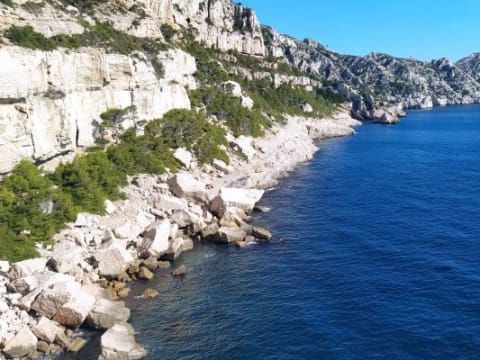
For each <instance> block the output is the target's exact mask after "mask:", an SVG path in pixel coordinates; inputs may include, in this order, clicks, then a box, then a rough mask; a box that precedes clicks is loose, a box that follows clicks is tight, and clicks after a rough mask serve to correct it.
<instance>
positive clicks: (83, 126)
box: [0, 46, 196, 173]
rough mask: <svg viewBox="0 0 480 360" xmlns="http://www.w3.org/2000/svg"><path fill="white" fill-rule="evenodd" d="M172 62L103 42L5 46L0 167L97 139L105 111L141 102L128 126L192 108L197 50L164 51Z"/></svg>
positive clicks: (0, 73) (0, 72)
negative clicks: (97, 45)
mask: <svg viewBox="0 0 480 360" xmlns="http://www.w3.org/2000/svg"><path fill="white" fill-rule="evenodd" d="M159 59H160V61H162V63H163V64H164V68H165V69H167V71H166V75H165V78H161V79H158V78H157V75H156V73H155V70H154V68H153V66H152V64H151V63H150V62H149V61H147V60H146V58H145V57H144V56H143V55H142V54H139V56H137V57H136V58H134V57H130V56H126V55H119V54H107V53H105V52H103V51H101V50H99V49H94V48H86V49H82V50H81V51H75V52H65V51H60V50H55V51H51V52H44V51H32V50H27V49H22V48H19V47H13V46H2V48H1V49H0V63H1V64H2V67H1V68H0V79H1V83H2V86H0V150H1V151H0V173H5V172H8V171H10V170H11V169H12V167H13V166H14V165H15V164H16V163H17V162H18V161H19V160H21V159H23V158H30V159H33V160H35V161H46V160H48V159H51V158H54V157H55V156H58V155H61V154H65V153H68V152H72V151H75V150H76V149H79V148H85V147H88V146H93V145H95V140H96V137H98V124H99V123H100V122H101V120H100V114H101V113H103V112H104V111H106V110H107V109H109V108H126V107H129V106H132V105H133V106H135V109H136V110H135V112H133V113H132V114H131V115H130V116H129V118H128V119H127V120H128V121H127V122H126V123H125V124H124V126H127V127H131V126H135V124H136V121H138V120H148V119H154V118H158V117H161V116H163V114H165V113H166V112H167V111H169V110H171V109H174V108H190V101H189V98H188V95H187V91H186V87H189V86H190V87H192V86H194V84H195V81H194V80H193V77H192V74H193V73H194V72H195V71H196V66H195V61H194V60H193V58H192V57H191V56H190V55H188V54H186V53H184V52H182V51H181V50H169V51H167V52H165V53H162V54H160V55H159Z"/></svg>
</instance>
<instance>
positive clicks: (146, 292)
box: [143, 289, 160, 299]
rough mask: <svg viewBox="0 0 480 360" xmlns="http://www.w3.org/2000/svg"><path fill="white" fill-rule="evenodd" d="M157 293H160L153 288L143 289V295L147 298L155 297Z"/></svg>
mask: <svg viewBox="0 0 480 360" xmlns="http://www.w3.org/2000/svg"><path fill="white" fill-rule="evenodd" d="M158 295H160V293H159V292H158V291H157V290H155V289H145V290H144V291H143V297H144V298H147V299H151V298H154V297H157V296H158Z"/></svg>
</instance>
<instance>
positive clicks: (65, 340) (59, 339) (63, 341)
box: [55, 332, 73, 349]
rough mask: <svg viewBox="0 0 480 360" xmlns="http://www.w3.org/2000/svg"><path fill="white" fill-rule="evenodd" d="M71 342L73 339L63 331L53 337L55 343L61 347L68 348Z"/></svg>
mask: <svg viewBox="0 0 480 360" xmlns="http://www.w3.org/2000/svg"><path fill="white" fill-rule="evenodd" d="M72 342H73V339H72V338H71V337H70V336H68V335H67V334H66V333H65V332H62V333H60V334H57V336H56V337H55V344H58V345H60V346H61V347H62V349H66V348H68V347H69V346H70V344H71V343H72Z"/></svg>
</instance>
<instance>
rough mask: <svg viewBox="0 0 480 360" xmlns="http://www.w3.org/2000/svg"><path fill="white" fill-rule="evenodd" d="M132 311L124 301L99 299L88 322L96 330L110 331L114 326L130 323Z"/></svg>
mask: <svg viewBox="0 0 480 360" xmlns="http://www.w3.org/2000/svg"><path fill="white" fill-rule="evenodd" d="M129 317H130V309H129V308H127V307H125V304H124V303H123V302H122V301H111V300H107V299H99V300H97V302H96V303H95V306H94V307H93V309H92V311H91V312H90V314H89V315H88V317H87V322H88V324H90V325H91V326H93V327H94V328H96V329H109V328H111V327H112V326H113V325H114V324H116V323H120V322H126V321H128V318H129Z"/></svg>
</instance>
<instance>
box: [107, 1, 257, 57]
mask: <svg viewBox="0 0 480 360" xmlns="http://www.w3.org/2000/svg"><path fill="white" fill-rule="evenodd" d="M121 3H124V4H125V7H126V8H127V9H128V8H130V7H131V6H132V5H134V4H135V3H137V4H140V5H143V6H144V7H143V8H144V10H145V13H146V15H147V16H146V17H145V18H143V19H140V18H138V24H136V25H137V26H134V27H132V22H133V20H134V19H135V18H132V19H129V21H126V20H125V17H122V18H123V19H121V18H120V19H119V20H122V21H117V24H116V25H115V26H116V27H117V28H119V29H121V30H124V31H128V32H130V33H133V34H136V35H138V36H148V37H157V36H159V33H160V32H159V31H158V30H159V28H160V25H161V24H162V23H167V24H170V25H171V26H173V27H179V26H182V27H187V28H193V29H195V30H196V38H197V39H198V40H199V41H203V42H204V43H205V44H206V45H207V46H208V47H212V46H213V47H216V48H218V49H220V50H223V51H227V50H236V51H238V52H241V53H246V54H251V55H260V56H263V55H264V54H265V46H264V42H263V36H262V30H261V27H260V23H259V21H258V19H257V16H256V15H255V12H254V11H253V10H252V9H249V8H246V7H244V6H242V5H241V4H234V3H233V2H232V1H231V0H210V1H205V0H193V1H192V0H160V1H152V0H139V1H135V0H122V1H121Z"/></svg>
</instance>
